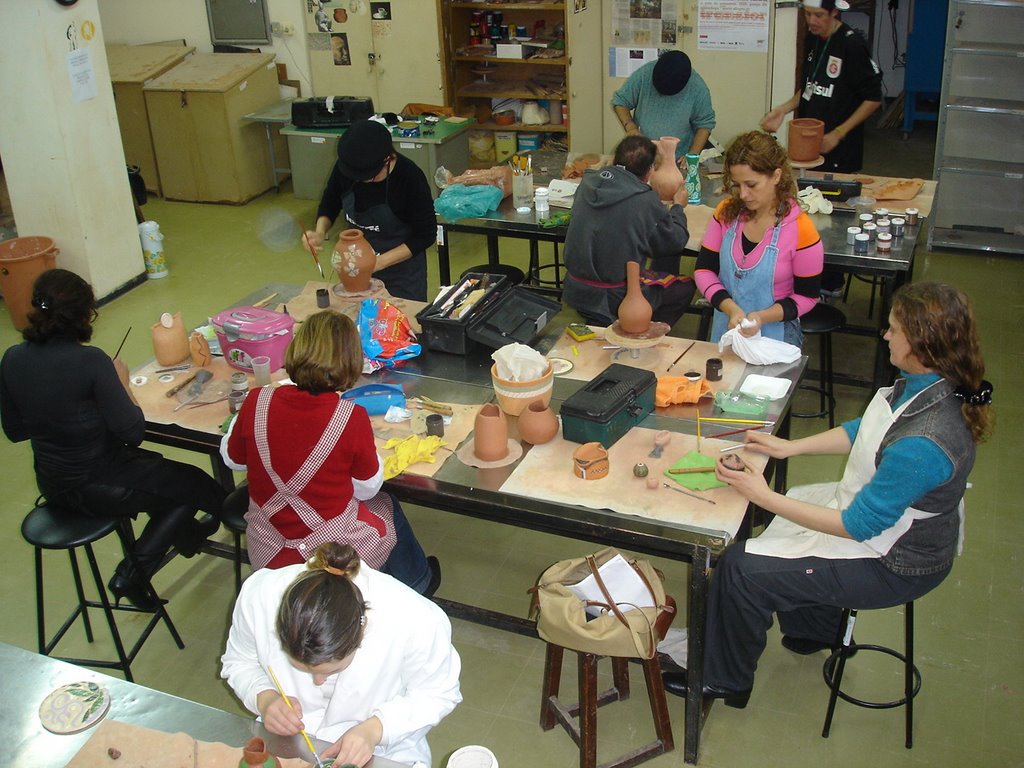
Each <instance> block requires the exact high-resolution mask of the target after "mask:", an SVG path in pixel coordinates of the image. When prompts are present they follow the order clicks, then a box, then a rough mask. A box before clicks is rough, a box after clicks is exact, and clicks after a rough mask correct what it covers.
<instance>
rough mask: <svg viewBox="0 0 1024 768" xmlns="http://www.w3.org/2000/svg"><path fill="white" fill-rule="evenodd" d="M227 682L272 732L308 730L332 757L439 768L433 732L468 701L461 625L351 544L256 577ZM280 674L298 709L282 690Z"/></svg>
mask: <svg viewBox="0 0 1024 768" xmlns="http://www.w3.org/2000/svg"><path fill="white" fill-rule="evenodd" d="M221 661H222V663H223V667H222V670H221V677H223V678H224V679H226V680H227V681H228V684H229V685H230V686H231V688H232V689H233V690H234V692H235V694H236V695H237V696H238V697H239V698H240V699H241V700H242V702H243V704H245V706H246V707H247V708H248V709H250V710H251V711H252V712H254V713H256V714H258V715H259V716H260V717H262V719H263V721H264V724H265V726H266V728H267V730H269V731H270V732H271V733H276V734H279V735H286V736H287V735H293V734H297V733H299V731H300V730H301V729H303V728H305V729H306V730H307V731H308V732H309V733H310V734H311V735H314V736H316V737H317V738H319V739H322V740H325V741H332V742H334V743H333V744H332V745H331V746H330V747H329V748H328V749H326V750H324V752H323V754H322V755H321V756H322V757H325V758H326V757H336V758H337V763H338V764H339V765H340V764H343V763H354V764H355V765H364V764H365V763H366V762H368V761H369V760H370V758H371V757H372V756H373V755H380V756H382V757H387V758H389V759H391V760H395V761H398V762H404V763H423V764H425V765H430V764H431V760H430V747H429V746H428V745H427V740H426V734H427V731H429V730H430V728H432V727H433V726H435V725H437V723H439V722H440V721H441V719H442V718H443V717H445V716H446V715H447V714H448V713H449V712H451V711H452V710H453V709H454V708H455V705H456V704H458V703H459V702H460V701H461V700H462V695H461V693H460V691H459V672H460V670H461V661H460V659H459V655H458V653H457V652H456V651H455V648H454V647H453V646H452V643H451V624H450V623H449V621H448V617H447V616H446V615H445V614H444V612H443V611H442V610H441V609H440V608H438V607H437V606H436V605H434V603H432V602H430V601H429V600H427V599H426V598H424V597H422V596H420V595H419V594H417V593H416V592H415V591H413V590H412V589H410V588H409V587H407V586H405V585H404V584H402V583H401V582H399V581H397V580H395V579H394V578H392V577H391V576H388V575H386V574H383V573H380V572H378V571H375V570H373V569H371V568H369V567H367V566H362V567H360V561H359V556H358V555H357V554H356V552H355V550H354V549H352V547H351V546H349V545H347V544H336V543H333V542H331V543H327V544H323V545H321V546H320V547H319V548H318V549H317V551H316V554H315V555H314V557H313V558H312V559H311V560H310V561H309V562H308V563H307V564H305V565H291V566H287V567H285V568H279V569H268V568H264V569H261V570H259V571H256V572H255V573H253V575H252V576H250V577H249V578H248V579H247V580H246V582H245V584H244V585H243V586H242V591H241V593H240V594H239V596H238V600H237V602H236V603H235V610H234V616H233V618H232V623H231V631H230V633H229V635H228V644H227V649H226V650H225V653H224V656H223V657H222V659H221ZM270 669H273V671H274V673H275V674H276V675H277V677H278V679H279V680H280V682H281V686H282V688H283V689H284V692H285V694H287V696H288V698H289V699H290V701H291V704H292V707H293V709H290V708H289V707H288V705H287V704H286V702H285V701H284V699H283V698H282V697H281V695H280V694H279V693H278V691H277V689H276V688H275V686H274V682H273V679H272V677H271V675H270V672H269V670H270Z"/></svg>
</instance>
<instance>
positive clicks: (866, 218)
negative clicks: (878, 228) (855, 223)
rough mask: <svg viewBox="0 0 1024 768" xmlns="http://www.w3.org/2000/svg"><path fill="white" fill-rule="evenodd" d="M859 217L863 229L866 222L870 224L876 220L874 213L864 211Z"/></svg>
mask: <svg viewBox="0 0 1024 768" xmlns="http://www.w3.org/2000/svg"><path fill="white" fill-rule="evenodd" d="M857 218H858V219H860V226H861V228H862V229H863V227H864V225H865V224H870V223H871V222H873V221H874V220H875V215H874V214H873V213H862V214H861V215H860V216H858V217H857Z"/></svg>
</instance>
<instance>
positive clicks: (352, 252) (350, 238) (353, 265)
mask: <svg viewBox="0 0 1024 768" xmlns="http://www.w3.org/2000/svg"><path fill="white" fill-rule="evenodd" d="M331 265H332V266H333V267H334V271H335V272H337V273H338V278H339V279H340V280H341V284H342V285H343V286H345V290H346V291H348V292H349V293H361V292H362V291H365V290H367V289H369V287H370V278H371V277H373V268H374V267H375V266H377V254H376V253H375V252H374V250H373V246H372V245H370V244H369V243H368V242H366V238H365V237H363V232H362V230H359V229H346V230H345V231H343V232H342V233H341V235H340V236H339V237H338V244H337V245H336V246H335V247H334V256H332V257H331Z"/></svg>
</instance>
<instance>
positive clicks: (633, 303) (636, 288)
mask: <svg viewBox="0 0 1024 768" xmlns="http://www.w3.org/2000/svg"><path fill="white" fill-rule="evenodd" d="M653 313H654V310H653V309H651V303H650V302H649V301H647V299H646V298H644V294H643V291H642V290H640V265H639V264H638V263H637V262H635V261H627V262H626V297H625V298H624V299H623V300H622V303H621V304H619V328H621V329H622V331H623V333H643V332H644V331H646V330H647V329H648V328H650V327H651V315H652V314H653Z"/></svg>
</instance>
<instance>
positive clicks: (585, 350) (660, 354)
mask: <svg viewBox="0 0 1024 768" xmlns="http://www.w3.org/2000/svg"><path fill="white" fill-rule="evenodd" d="M590 327H591V328H592V329H593V330H594V332H595V333H597V336H598V337H597V338H595V339H587V340H586V341H576V340H574V339H573V338H572V337H571V336H569V334H567V333H563V334H562V335H561V336H560V337H559V338H558V341H556V342H555V344H554V346H553V347H552V348H551V351H550V352H548V354H547V356H548V357H561V358H564V359H565V360H569V361H570V362H571V363H572V364H573V368H572V370H571V371H569V372H567V373H563V374H561V377H562V378H566V379H575V380H577V381H593V380H594V378H595V377H596V376H598V374H600V373H601V372H602V371H603V370H604V369H605V368H607V367H608V366H609V365H611V364H612V363H621V364H622V365H631V366H633V367H634V368H643V369H645V370H648V371H652V372H653V373H654V375H655V376H682V375H683V374H684V373H686V372H687V371H690V370H693V371H698V372H699V373H700V374H701V376H703V375H704V373H705V371H706V370H707V363H708V360H709V359H710V358H712V357H717V358H718V359H719V360H721V361H722V378H721V380H720V381H712V382H708V383H709V384H710V385H711V388H712V389H714V390H715V391H716V392H717V391H718V390H725V391H727V392H731V391H732V390H733V389H735V388H736V387H737V386H738V385H739V383H740V380H741V379H742V377H743V371H744V370H745V369H746V367H747V364H746V363H745V362H743V360H741V359H740V358H739V357H738V356H737V355H736V353H735V352H733V351H732V347H726V349H725V351H724V352H719V351H718V345H717V344H714V343H712V342H710V341H698V342H696V343H694V341H693V339H680V338H677V337H676V336H665V337H664V338H663V339H662V340H661V341H660V342H658V343H657V344H656V345H655V346H653V347H649V348H648V349H641V350H640V356H639V357H637V358H632V357H630V353H629V350H628V349H605V348H604V347H605V346H607V345H608V342H607V341H606V340H605V339H604V332H605V329H604V328H601V327H600V326H593V325H592V326H590ZM690 344H693V348H692V349H691V350H690V351H689V352H687V353H686V354H685V355H683V358H682V360H680V361H679V362H678V363H676V364H675V365H672V363H674V362H675V360H676V358H678V357H679V355H681V354H682V353H683V351H684V350H686V348H687V347H689V346H690ZM573 347H576V349H577V350H579V354H578V355H576V354H574V353H573V351H572V350H573ZM669 366H672V370H668V368H669Z"/></svg>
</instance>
